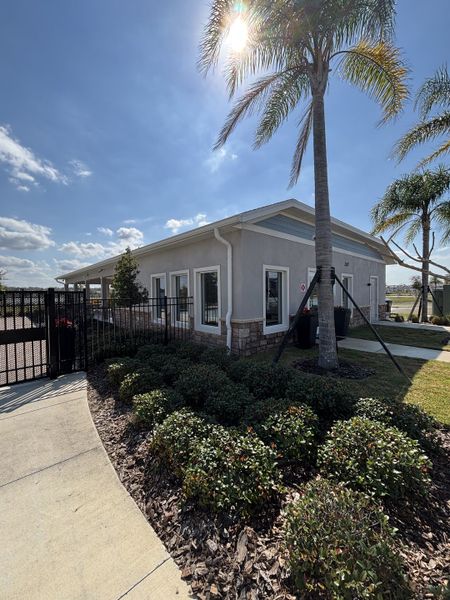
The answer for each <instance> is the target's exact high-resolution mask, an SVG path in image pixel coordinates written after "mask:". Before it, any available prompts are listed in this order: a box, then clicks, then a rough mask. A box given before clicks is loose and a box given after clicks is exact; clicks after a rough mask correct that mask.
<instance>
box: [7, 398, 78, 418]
mask: <svg viewBox="0 0 450 600" xmlns="http://www.w3.org/2000/svg"><path fill="white" fill-rule="evenodd" d="M43 399H44V400H45V398H43ZM77 400H79V398H72V399H71V400H63V401H62V402H56V403H55V404H50V406H40V407H39V408H32V409H31V410H25V411H24V412H21V413H17V414H16V415H10V414H8V413H7V412H2V410H1V409H0V415H8V416H6V417H0V421H7V420H8V419H14V418H16V417H21V416H22V415H29V414H30V413H34V412H36V411H38V410H46V409H47V408H53V407H54V406H59V405H60V404H67V403H68V402H76V401H77Z"/></svg>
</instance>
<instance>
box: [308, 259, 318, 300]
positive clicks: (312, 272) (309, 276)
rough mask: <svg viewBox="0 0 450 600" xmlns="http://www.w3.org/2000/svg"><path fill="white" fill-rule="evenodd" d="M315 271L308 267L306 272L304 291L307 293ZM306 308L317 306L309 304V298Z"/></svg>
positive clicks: (313, 268)
mask: <svg viewBox="0 0 450 600" xmlns="http://www.w3.org/2000/svg"><path fill="white" fill-rule="evenodd" d="M316 271H317V269H316V267H308V270H307V271H306V291H308V289H309V286H310V285H311V282H312V280H313V277H314V275H315V274H316ZM316 285H317V284H316ZM306 306H307V308H312V307H313V306H317V305H313V304H311V296H310V297H309V298H308V304H307V305H306Z"/></svg>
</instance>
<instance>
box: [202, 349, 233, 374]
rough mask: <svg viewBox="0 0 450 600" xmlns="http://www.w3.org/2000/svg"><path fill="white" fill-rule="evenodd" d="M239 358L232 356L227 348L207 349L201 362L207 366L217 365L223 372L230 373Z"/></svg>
mask: <svg viewBox="0 0 450 600" xmlns="http://www.w3.org/2000/svg"><path fill="white" fill-rule="evenodd" d="M237 360H238V359H237V357H236V356H235V355H234V354H230V353H229V351H228V349H227V348H207V349H206V350H205V351H204V352H203V353H202V355H201V356H200V362H201V363H205V364H207V365H216V366H217V367H219V368H220V369H222V370H223V371H228V370H229V369H230V367H231V365H233V364H234V363H235V362H237Z"/></svg>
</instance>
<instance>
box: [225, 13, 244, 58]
mask: <svg viewBox="0 0 450 600" xmlns="http://www.w3.org/2000/svg"><path fill="white" fill-rule="evenodd" d="M247 39H248V27H247V23H246V22H245V21H244V19H243V18H242V17H241V16H238V17H236V18H235V19H234V21H233V22H232V24H231V26H230V31H229V33H228V43H229V44H230V47H231V50H232V51H233V52H242V50H243V49H244V48H245V46H246V44H247Z"/></svg>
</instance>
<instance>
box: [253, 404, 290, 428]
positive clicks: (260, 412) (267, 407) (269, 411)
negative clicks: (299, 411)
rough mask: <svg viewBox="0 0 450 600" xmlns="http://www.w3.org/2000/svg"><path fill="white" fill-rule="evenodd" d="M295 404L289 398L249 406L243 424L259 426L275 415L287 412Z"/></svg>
mask: <svg viewBox="0 0 450 600" xmlns="http://www.w3.org/2000/svg"><path fill="white" fill-rule="evenodd" d="M292 405H293V403H292V402H291V401H290V400H288V399H287V398H265V399H264V400H257V401H256V402H252V403H251V404H249V405H248V406H247V407H246V409H245V412H244V416H243V419H242V420H243V422H244V423H245V424H246V425H247V426H249V427H254V428H257V426H258V425H259V424H260V423H262V422H263V421H265V420H266V419H268V418H269V417H270V416H271V415H273V414H274V413H278V412H280V411H284V410H287V409H288V408H289V407H290V406H292Z"/></svg>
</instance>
